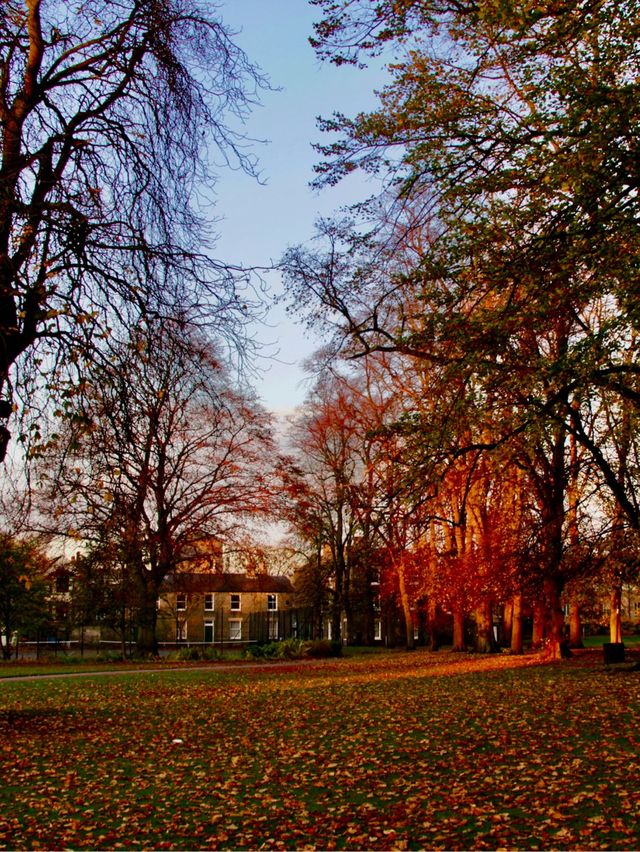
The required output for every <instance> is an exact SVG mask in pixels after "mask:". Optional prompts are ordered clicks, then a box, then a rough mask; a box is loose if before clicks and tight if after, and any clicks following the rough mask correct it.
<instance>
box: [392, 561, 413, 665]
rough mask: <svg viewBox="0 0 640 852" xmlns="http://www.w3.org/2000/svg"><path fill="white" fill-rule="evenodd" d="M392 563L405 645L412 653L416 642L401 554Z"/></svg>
mask: <svg viewBox="0 0 640 852" xmlns="http://www.w3.org/2000/svg"><path fill="white" fill-rule="evenodd" d="M393 562H394V567H395V569H396V573H397V576H398V589H399V592H400V605H401V606H402V615H403V617H404V632H405V645H406V648H407V650H408V651H413V650H414V648H415V647H416V640H415V638H414V635H413V613H412V610H411V599H410V597H409V592H408V589H407V578H406V573H405V568H406V566H405V562H404V559H403V556H402V554H401V555H400V556H399V557H398V558H396V559H394V560H393Z"/></svg>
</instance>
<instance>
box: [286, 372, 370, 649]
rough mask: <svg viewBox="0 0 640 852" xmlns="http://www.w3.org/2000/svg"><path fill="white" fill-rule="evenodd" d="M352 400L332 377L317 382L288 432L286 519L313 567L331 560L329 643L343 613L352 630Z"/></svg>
mask: <svg viewBox="0 0 640 852" xmlns="http://www.w3.org/2000/svg"><path fill="white" fill-rule="evenodd" d="M355 404H356V403H355V402H354V398H353V395H352V394H351V393H350V391H349V388H348V386H347V385H346V384H345V383H344V382H341V381H340V380H339V379H337V378H335V377H333V376H332V375H331V374H329V375H328V376H325V377H324V378H322V379H320V380H319V382H318V383H317V386H316V387H315V388H314V389H313V390H312V392H311V393H310V394H309V395H308V398H307V400H306V402H305V405H304V407H303V408H302V410H301V411H300V413H299V415H298V416H297V418H296V419H295V420H294V421H293V423H292V425H291V428H290V430H289V441H290V443H291V444H292V445H293V447H294V460H293V464H292V465H291V468H290V475H289V492H290V494H291V497H292V508H291V510H290V512H289V519H290V522H291V523H292V526H293V528H294V529H295V530H296V532H297V533H298V535H299V536H300V537H301V538H302V539H303V540H305V541H307V542H308V543H310V544H312V545H313V547H314V550H315V551H316V553H317V566H318V568H319V569H321V568H322V565H323V557H324V556H325V551H326V556H329V555H330V559H331V567H332V586H333V588H332V606H331V638H332V639H334V640H336V641H339V640H340V638H341V636H342V613H343V612H344V613H345V617H346V620H347V633H349V630H350V625H351V620H352V619H351V600H350V582H351V553H352V549H353V546H354V544H355V537H356V534H357V531H358V518H357V516H356V513H355V511H354V500H353V496H354V486H355V483H356V482H357V478H358V475H359V457H358V450H359V436H358V433H357V426H356V419H355V416H354V405H355Z"/></svg>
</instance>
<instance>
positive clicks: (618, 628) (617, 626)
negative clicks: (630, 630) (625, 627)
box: [609, 584, 622, 642]
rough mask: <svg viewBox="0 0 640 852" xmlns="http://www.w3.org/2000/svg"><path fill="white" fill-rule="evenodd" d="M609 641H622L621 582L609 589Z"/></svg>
mask: <svg viewBox="0 0 640 852" xmlns="http://www.w3.org/2000/svg"><path fill="white" fill-rule="evenodd" d="M609 641H610V642H622V584H620V585H618V586H616V587H615V588H613V589H612V590H611V611H610V613H609Z"/></svg>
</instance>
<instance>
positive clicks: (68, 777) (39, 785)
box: [0, 652, 640, 849]
mask: <svg viewBox="0 0 640 852" xmlns="http://www.w3.org/2000/svg"><path fill="white" fill-rule="evenodd" d="M531 662H532V660H531V659H529V660H527V661H526V663H527V665H524V664H523V663H522V661H518V663H517V665H520V667H516V668H513V667H509V666H507V665H506V664H505V661H504V658H503V657H500V658H481V659H478V658H472V657H469V656H464V655H463V656H460V655H457V656H456V655H453V654H442V655H429V654H427V653H424V654H423V653H420V652H419V653H416V654H413V655H406V656H405V655H397V656H391V657H386V658H384V659H378V660H366V661H362V660H359V661H338V662H336V661H332V662H331V663H326V664H317V665H313V666H305V667H300V668H296V667H295V666H294V667H292V668H291V670H290V671H287V672H285V673H283V672H281V671H280V672H279V671H276V670H271V671H267V672H266V673H265V672H261V671H254V672H251V673H248V672H241V671H238V672H234V673H232V674H215V673H211V672H197V671H192V672H189V673H175V672H166V673H163V674H161V675H157V674H154V675H136V676H127V677H124V676H123V677H117V678H114V679H111V680H106V679H104V678H103V679H100V681H98V680H97V679H96V680H94V681H92V680H91V679H86V680H74V681H65V682H62V681H57V682H43V683H20V684H17V683H16V684H3V685H2V692H0V699H1V700H2V712H1V715H0V719H1V720H2V721H1V723H0V724H1V733H2V737H1V738H0V758H1V759H2V761H3V765H4V766H5V767H10V771H9V772H5V775H4V781H3V784H2V786H1V787H0V801H1V802H2V808H1V809H0V814H3V815H4V818H2V817H0V847H1V848H11V849H21V848H38V847H43V848H61V847H65V848H70V849H76V848H78V849H79V848H131V849H150V848H155V849H184V848H198V849H208V848H210V849H219V848H220V849H221V848H233V849H260V848H263V849H279V848H281V849H317V848H323V849H332V848H336V849H337V848H345V849H361V848H370V849H417V848H433V849H437V848H444V849H464V848H478V849H483V848H485V849H497V848H510V849H511V848H516V847H517V848H530V849H533V848H550V847H552V848H558V849H569V848H577V847H580V848H585V849H601V848H636V847H637V846H638V845H640V836H639V835H638V828H637V826H638V825H639V824H640V762H639V760H640V758H639V757H638V755H639V754H640V750H639V748H638V747H639V746H640V739H639V734H638V730H637V725H636V724H635V723H634V721H633V720H634V719H635V718H637V713H638V710H639V709H640V680H639V679H638V676H637V674H635V673H628V674H626V675H623V674H621V675H620V676H618V677H616V678H615V680H611V679H607V678H606V677H605V676H604V675H603V671H602V667H601V666H598V665H597V664H595V663H594V664H593V665H591V666H589V665H585V664H584V663H583V662H581V663H580V665H576V666H572V664H571V663H569V664H563V665H562V666H557V665H549V666H545V667H541V666H532V665H531ZM498 663H499V664H498ZM9 815H10V816H9Z"/></svg>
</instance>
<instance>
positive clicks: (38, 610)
mask: <svg viewBox="0 0 640 852" xmlns="http://www.w3.org/2000/svg"><path fill="white" fill-rule="evenodd" d="M46 565H47V560H46V559H45V557H44V556H43V555H42V553H41V552H40V551H39V549H38V548H37V546H36V545H35V544H34V543H33V542H29V541H22V540H19V539H16V538H13V537H12V536H11V535H9V534H8V533H2V534H1V535H0V630H1V634H0V635H1V638H2V656H3V658H4V659H5V660H9V659H10V658H11V648H12V640H13V636H14V633H16V632H22V631H24V632H29V631H36V632H37V630H38V629H39V628H40V627H41V626H42V625H43V624H45V623H46V622H47V620H48V614H49V613H48V609H47V603H46V585H45V583H44V582H43V577H42V575H43V569H44V568H45V566H46Z"/></svg>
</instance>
